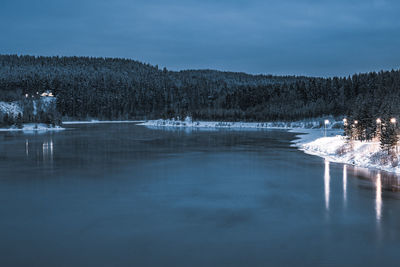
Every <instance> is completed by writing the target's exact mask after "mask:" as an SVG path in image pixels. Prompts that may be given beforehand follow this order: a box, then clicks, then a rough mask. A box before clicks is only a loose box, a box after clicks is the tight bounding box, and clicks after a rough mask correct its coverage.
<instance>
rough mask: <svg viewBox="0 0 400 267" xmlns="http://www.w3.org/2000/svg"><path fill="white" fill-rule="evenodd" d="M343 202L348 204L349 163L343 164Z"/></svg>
mask: <svg viewBox="0 0 400 267" xmlns="http://www.w3.org/2000/svg"><path fill="white" fill-rule="evenodd" d="M343 202H344V205H345V206H346V205H347V165H343Z"/></svg>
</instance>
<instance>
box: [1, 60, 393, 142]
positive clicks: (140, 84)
mask: <svg viewBox="0 0 400 267" xmlns="http://www.w3.org/2000/svg"><path fill="white" fill-rule="evenodd" d="M45 90H51V91H52V92H53V93H54V95H55V96H56V98H57V103H56V111H57V112H58V113H59V114H60V116H62V117H64V118H73V119H88V118H98V119H152V118H160V117H161V118H172V117H180V118H183V117H186V116H191V117H192V118H193V119H202V120H221V121H223V120H226V121H228V120H229V121H237V120H245V121H276V120H297V119H303V118H311V117H319V116H324V115H334V116H342V115H347V116H349V117H354V118H356V117H357V118H360V119H359V120H360V123H361V122H362V123H364V121H362V119H361V118H374V119H375V118H376V117H377V116H383V115H384V114H389V116H397V115H400V105H398V104H397V103H400V102H399V101H400V72H399V71H398V70H396V71H394V70H392V71H385V72H379V73H375V72H371V73H366V74H356V75H353V76H351V77H334V78H314V77H295V76H271V75H249V74H245V73H233V72H219V71H213V70H187V71H180V72H174V71H168V70H166V69H165V68H164V69H159V68H158V67H157V66H152V65H149V64H143V63H140V62H137V61H133V60H127V59H114V58H88V57H32V56H16V55H3V56H0V101H14V100H19V99H21V98H22V97H23V96H24V95H25V94H29V95H31V94H36V93H37V92H43V91H45ZM365 123H369V122H368V119H366V121H365ZM365 134H366V135H369V133H365Z"/></svg>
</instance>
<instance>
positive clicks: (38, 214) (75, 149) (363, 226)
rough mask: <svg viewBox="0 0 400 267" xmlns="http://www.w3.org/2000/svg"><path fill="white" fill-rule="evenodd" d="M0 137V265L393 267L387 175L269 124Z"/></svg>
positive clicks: (394, 221) (394, 216)
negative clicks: (315, 149) (300, 144)
mask: <svg viewBox="0 0 400 267" xmlns="http://www.w3.org/2000/svg"><path fill="white" fill-rule="evenodd" d="M66 127H67V129H66V130H65V131H62V132H49V133H44V134H23V133H18V132H15V133H12V132H0V201H1V205H0V216H1V217H0V266H268V265H269V266H325V265H327V266H336V265H346V266H352V265H355V264H362V265H363V266H378V265H380V266H384V265H386V266H396V265H397V264H398V251H399V249H400V193H399V192H398V190H399V180H398V178H397V177H396V176H392V175H390V174H386V173H383V172H374V171H366V170H364V169H359V168H354V167H351V166H344V165H342V164H334V163H329V162H325V161H324V160H323V159H321V158H319V157H315V156H310V155H306V154H304V153H303V152H301V151H298V150H297V149H296V148H293V147H291V146H290V144H291V142H292V141H293V140H294V138H295V134H293V133H290V132H286V131H278V130H252V131H235V130H217V131H212V130H204V131H202V130H193V131H190V130H185V129H176V130H171V129H169V130H168V129H159V130H157V129H148V128H145V127H143V126H136V125H134V124H99V125H98V124H91V125H68V126H66Z"/></svg>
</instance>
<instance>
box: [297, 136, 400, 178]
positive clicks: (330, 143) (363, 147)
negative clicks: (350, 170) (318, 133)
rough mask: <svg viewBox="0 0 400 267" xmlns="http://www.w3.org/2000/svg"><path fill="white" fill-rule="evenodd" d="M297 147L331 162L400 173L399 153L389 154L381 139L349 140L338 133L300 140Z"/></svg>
mask: <svg viewBox="0 0 400 267" xmlns="http://www.w3.org/2000/svg"><path fill="white" fill-rule="evenodd" d="M300 139H301V138H300ZM297 147H298V148H299V149H300V150H302V151H304V152H305V153H307V154H310V155H315V156H319V157H322V158H325V159H327V160H329V161H331V162H337V163H344V164H351V165H355V166H357V167H363V168H369V169H378V170H383V171H387V172H393V173H400V167H399V166H398V158H399V156H400V155H399V153H398V152H397V153H396V152H393V153H391V154H390V155H389V154H388V153H387V152H386V151H382V150H381V148H380V143H379V141H370V142H365V141H363V142H361V141H355V140H351V141H348V140H346V138H345V137H344V136H342V135H336V136H328V137H319V138H316V139H314V140H312V141H309V142H308V141H307V142H304V141H299V142H298V144H297Z"/></svg>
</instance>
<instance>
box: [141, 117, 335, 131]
mask: <svg viewBox="0 0 400 267" xmlns="http://www.w3.org/2000/svg"><path fill="white" fill-rule="evenodd" d="M322 123H323V120H322V119H321V120H312V121H296V122H217V121H192V119H191V118H190V117H187V118H186V119H185V120H183V121H181V120H175V119H171V120H149V121H146V122H143V123H141V124H139V125H143V126H148V127H189V128H257V129H259V128H260V129H263V128H265V129H293V128H302V129H313V128H321V127H323V124H322ZM332 127H340V123H339V122H333V123H330V124H329V125H327V128H332Z"/></svg>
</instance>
